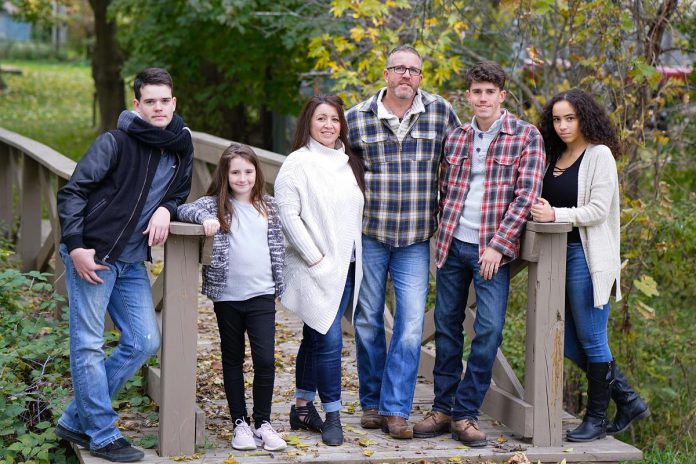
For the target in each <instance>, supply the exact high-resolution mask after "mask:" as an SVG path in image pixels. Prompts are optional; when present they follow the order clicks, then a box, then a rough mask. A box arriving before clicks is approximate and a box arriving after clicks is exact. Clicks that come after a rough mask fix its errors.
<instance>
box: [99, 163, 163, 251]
mask: <svg viewBox="0 0 696 464" xmlns="http://www.w3.org/2000/svg"><path fill="white" fill-rule="evenodd" d="M151 159H152V150H150V153H149V155H148V156H147V168H145V181H144V182H143V186H142V187H140V193H138V199H137V200H136V201H135V205H136V206H137V205H138V203H140V199H141V198H142V197H143V190H145V184H147V175H148V173H149V172H150V160H151ZM134 215H135V208H133V211H131V215H130V217H129V218H128V221H126V224H125V225H124V226H123V229H121V232H119V234H118V237H116V240H114V244H113V245H111V248H110V249H109V251H107V252H106V255H105V256H104V258H102V261H106V260H107V259H109V254H110V253H111V252H112V251H114V248H115V247H116V244H117V243H118V241H119V240H120V239H121V236H123V233H124V232H125V231H126V228H127V227H128V224H130V222H131V220H133V216H134Z"/></svg>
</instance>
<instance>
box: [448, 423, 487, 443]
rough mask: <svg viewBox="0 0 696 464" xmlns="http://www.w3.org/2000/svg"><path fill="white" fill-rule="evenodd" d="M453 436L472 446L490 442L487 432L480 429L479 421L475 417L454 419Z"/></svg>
mask: <svg viewBox="0 0 696 464" xmlns="http://www.w3.org/2000/svg"><path fill="white" fill-rule="evenodd" d="M452 438H454V439H455V440H459V441H461V442H462V443H464V444H465V445H466V446H471V447H472V448H479V447H481V446H486V445H487V444H488V441H487V440H486V434H485V433H483V432H482V431H481V430H479V426H478V421H475V420H473V419H462V420H458V421H453V422H452Z"/></svg>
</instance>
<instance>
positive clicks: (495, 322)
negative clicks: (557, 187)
mask: <svg viewBox="0 0 696 464" xmlns="http://www.w3.org/2000/svg"><path fill="white" fill-rule="evenodd" d="M467 82H468V87H469V89H468V90H467V91H466V97H467V100H468V101H469V104H470V105H471V108H472V110H473V113H474V118H473V120H472V121H471V123H470V124H465V125H463V126H462V127H459V128H457V129H455V130H454V131H453V132H452V133H451V134H450V135H449V137H448V138H447V141H446V142H445V155H444V158H443V161H442V167H441V176H442V179H441V183H440V211H441V214H442V216H441V219H440V226H439V228H438V231H437V235H436V246H437V255H436V256H437V259H436V264H437V267H438V271H437V278H436V288H437V290H436V300H435V350H436V355H435V367H434V368H433V378H434V390H435V400H434V403H433V409H432V411H431V412H430V413H428V415H427V416H426V417H425V419H423V420H422V421H421V422H419V423H418V424H416V425H415V426H414V434H415V436H416V437H434V436H437V435H439V434H442V433H446V432H449V431H451V432H452V436H453V438H456V439H458V440H460V441H461V442H462V443H464V444H466V445H468V446H472V447H475V446H486V444H487V440H486V434H485V433H483V432H482V431H481V430H480V429H479V426H478V413H479V408H480V407H481V403H482V402H483V398H484V396H485V395H486V392H487V391H488V387H489V386H490V383H491V376H492V372H493V362H494V361H495V356H496V353H497V350H498V347H499V346H500V343H501V342H502V340H503V325H504V324H505V311H506V309H507V299H508V289H509V284H510V269H509V267H510V266H509V265H508V263H509V262H510V261H512V260H513V259H515V258H516V257H517V256H518V254H519V249H520V234H521V233H522V230H523V229H524V226H525V223H526V221H527V215H528V214H529V211H530V209H531V207H532V204H533V203H534V201H536V199H537V198H538V197H539V195H540V193H541V183H542V179H543V174H544V173H543V170H544V164H545V154H544V143H543V140H542V138H541V135H540V134H539V131H538V130H537V129H536V128H535V127H534V126H533V125H531V124H529V123H527V122H525V121H522V120H520V119H517V118H516V117H514V116H513V115H512V114H510V113H509V112H508V111H506V110H504V109H503V108H502V107H501V105H502V103H503V101H504V100H505V96H506V92H505V90H503V88H504V86H505V72H504V71H503V69H502V68H501V67H500V65H499V64H498V63H495V62H493V61H483V62H481V63H478V64H476V65H475V66H474V67H473V68H471V69H470V70H469V72H468V73H467ZM472 280H473V282H474V290H475V291H476V320H475V322H474V332H475V335H474V338H473V340H472V341H471V349H470V354H469V359H468V361H467V366H466V372H465V374H464V378H463V379H462V377H461V374H462V352H463V347H464V344H463V335H462V325H463V323H464V316H465V313H464V311H465V309H466V301H467V298H468V292H469V285H470V284H471V282H472Z"/></svg>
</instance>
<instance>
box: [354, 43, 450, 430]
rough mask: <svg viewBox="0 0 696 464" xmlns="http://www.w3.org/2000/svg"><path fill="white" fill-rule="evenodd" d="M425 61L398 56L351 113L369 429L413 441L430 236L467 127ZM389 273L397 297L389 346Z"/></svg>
mask: <svg viewBox="0 0 696 464" xmlns="http://www.w3.org/2000/svg"><path fill="white" fill-rule="evenodd" d="M421 69H422V60H421V57H420V55H419V54H418V52H417V51H416V50H415V49H413V48H412V47H408V46H400V47H397V48H395V49H394V50H392V51H391V52H390V53H389V56H388V57H387V67H386V69H385V70H384V80H385V81H386V84H387V85H386V88H383V89H382V90H380V91H379V92H378V93H377V94H376V95H374V96H373V97H371V98H370V99H368V100H366V101H364V102H362V103H360V104H358V105H356V106H354V107H353V108H351V109H350V110H349V111H348V112H347V113H346V119H347V123H348V137H349V139H350V144H351V148H352V150H353V152H354V153H355V154H357V155H358V156H360V157H361V158H362V159H363V162H364V163H365V184H366V189H365V197H366V198H365V212H364V220H363V243H362V246H363V248H362V252H363V255H362V259H363V261H362V262H363V281H362V284H361V288H360V295H359V297H358V304H357V308H356V310H355V333H356V350H357V360H358V378H359V380H360V404H361V406H362V409H363V415H362V418H361V420H360V424H361V425H362V426H363V427H364V428H380V427H381V428H382V429H383V430H384V431H385V432H387V433H389V435H390V436H392V437H394V438H412V437H413V429H412V427H411V426H410V425H409V424H408V422H407V419H408V417H409V415H410V413H411V404H412V402H413V393H414V390H415V386H416V375H417V372H418V361H419V358H420V347H421V337H422V333H423V319H424V312H425V302H426V299H427V295H428V270H429V263H430V252H429V244H428V241H429V239H430V237H431V236H432V234H433V232H434V231H435V228H436V227H437V181H438V166H439V163H440V159H441V156H442V147H443V143H444V140H445V137H446V135H447V133H448V132H449V131H450V130H452V129H454V128H455V127H457V126H459V124H460V123H459V120H458V118H457V115H456V114H455V113H454V110H453V109H452V106H451V105H450V104H449V103H448V102H447V101H446V100H445V99H443V98H442V97H440V96H439V95H433V94H430V93H427V92H424V91H422V90H420V89H419V85H420V82H421V80H422V73H421ZM387 273H389V274H390V275H391V279H392V282H393V284H394V293H395V297H396V310H395V313H394V331H393V334H392V338H391V343H390V345H389V350H387V346H386V338H385V330H384V319H383V315H384V296H385V290H386V285H387Z"/></svg>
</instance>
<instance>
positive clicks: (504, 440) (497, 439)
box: [495, 435, 507, 445]
mask: <svg viewBox="0 0 696 464" xmlns="http://www.w3.org/2000/svg"><path fill="white" fill-rule="evenodd" d="M495 441H496V442H497V443H500V444H501V445H502V444H503V443H505V442H506V441H507V438H505V437H504V436H503V435H501V436H499V437H498V438H496V439H495Z"/></svg>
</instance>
